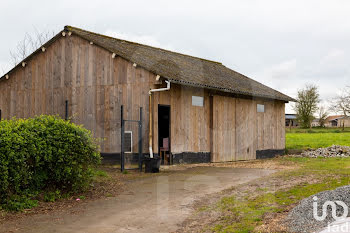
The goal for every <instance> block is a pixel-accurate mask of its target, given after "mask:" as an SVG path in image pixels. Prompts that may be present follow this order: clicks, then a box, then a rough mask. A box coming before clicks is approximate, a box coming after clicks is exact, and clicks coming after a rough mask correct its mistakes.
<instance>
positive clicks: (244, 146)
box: [0, 26, 294, 163]
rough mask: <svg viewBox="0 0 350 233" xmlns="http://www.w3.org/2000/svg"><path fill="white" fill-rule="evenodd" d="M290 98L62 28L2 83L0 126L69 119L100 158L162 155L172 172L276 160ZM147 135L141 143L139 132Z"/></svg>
mask: <svg viewBox="0 0 350 233" xmlns="http://www.w3.org/2000/svg"><path fill="white" fill-rule="evenodd" d="M289 101H294V99H292V98H290V97H288V96H286V95H284V94H282V93H280V92H278V91H276V90H273V89H271V88H269V87H267V86H265V85H263V84H261V83H259V82H256V81H254V80H252V79H250V78H248V77H246V76H244V75H242V74H240V73H237V72H235V71H233V70H231V69H229V68H227V67H225V66H224V65H222V64H221V63H219V62H214V61H209V60H205V59H201V58H197V57H193V56H188V55H184V54H180V53H176V52H171V51H168V50H164V49H160V48H154V47H150V46H146V45H142V44H138V43H133V42H129V41H125V40H120V39H115V38H111V37H107V36H104V35H100V34H96V33H93V32H89V31H85V30H82V29H79V28H74V27H71V26H66V27H64V29H63V30H62V31H61V32H60V33H58V34H57V35H56V36H54V37H53V38H52V39H51V40H50V41H48V42H47V43H46V44H44V45H43V46H42V47H41V48H39V49H38V50H37V51H35V52H34V53H33V54H31V55H30V56H29V57H27V58H26V59H25V60H23V61H22V62H21V63H20V64H18V65H17V66H16V67H15V68H13V69H12V70H11V71H9V72H8V73H7V74H6V75H4V76H3V77H1V79H0V110H1V117H2V118H3V119H9V118H11V117H17V118H29V117H33V116H35V115H40V114H58V115H60V116H61V117H63V118H64V117H65V116H66V115H67V116H68V117H69V118H71V120H72V121H73V122H74V123H77V124H82V125H84V126H85V127H86V128H87V129H89V130H91V131H92V132H93V134H94V136H95V137H97V138H103V139H104V140H103V141H101V152H102V153H110V154H118V153H120V152H121V141H122V140H121V127H122V123H121V106H122V105H123V111H124V112H123V118H125V119H130V120H135V121H137V120H138V119H139V117H140V112H139V111H140V107H142V109H143V112H142V128H140V125H139V124H133V122H125V126H124V127H125V128H124V131H125V132H124V149H123V150H124V151H125V152H129V153H134V152H135V153H136V152H137V151H138V148H140V147H139V146H140V145H138V143H137V142H138V141H139V138H140V137H142V139H143V143H142V147H141V148H142V152H143V154H149V153H150V152H152V153H154V154H159V152H160V151H162V152H164V153H163V154H165V156H164V158H163V159H164V160H167V161H166V162H170V163H171V162H173V163H192V162H222V161H236V160H251V159H256V158H263V157H271V156H274V155H276V154H280V153H283V151H284V149H285V103H288V102H289ZM140 129H141V134H139V133H138V132H139V131H140Z"/></svg>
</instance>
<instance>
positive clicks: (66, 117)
mask: <svg viewBox="0 0 350 233" xmlns="http://www.w3.org/2000/svg"><path fill="white" fill-rule="evenodd" d="M64 119H65V120H66V121H67V120H68V100H66V113H65V116H64Z"/></svg>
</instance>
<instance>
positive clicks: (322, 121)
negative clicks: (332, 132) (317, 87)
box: [318, 106, 328, 127]
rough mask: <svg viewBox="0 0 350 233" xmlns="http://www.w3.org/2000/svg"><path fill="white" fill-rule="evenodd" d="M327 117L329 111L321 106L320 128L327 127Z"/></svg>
mask: <svg viewBox="0 0 350 233" xmlns="http://www.w3.org/2000/svg"><path fill="white" fill-rule="evenodd" d="M327 117H328V111H327V109H326V108H325V107H324V106H320V107H319V108H318V123H319V124H320V127H325V124H326V119H327Z"/></svg>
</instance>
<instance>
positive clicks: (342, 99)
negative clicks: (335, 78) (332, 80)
mask: <svg viewBox="0 0 350 233" xmlns="http://www.w3.org/2000/svg"><path fill="white" fill-rule="evenodd" d="M331 110H332V111H333V112H335V113H340V114H343V115H344V116H348V115H350V87H347V89H343V90H342V93H341V94H340V95H338V96H337V97H335V98H334V99H333V101H332V105H331Z"/></svg>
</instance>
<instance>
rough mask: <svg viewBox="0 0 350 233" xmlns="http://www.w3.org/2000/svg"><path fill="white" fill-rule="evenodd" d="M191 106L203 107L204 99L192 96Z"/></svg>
mask: <svg viewBox="0 0 350 233" xmlns="http://www.w3.org/2000/svg"><path fill="white" fill-rule="evenodd" d="M192 106H196V107H203V106H204V97H203V96H195V95H193V96H192Z"/></svg>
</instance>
